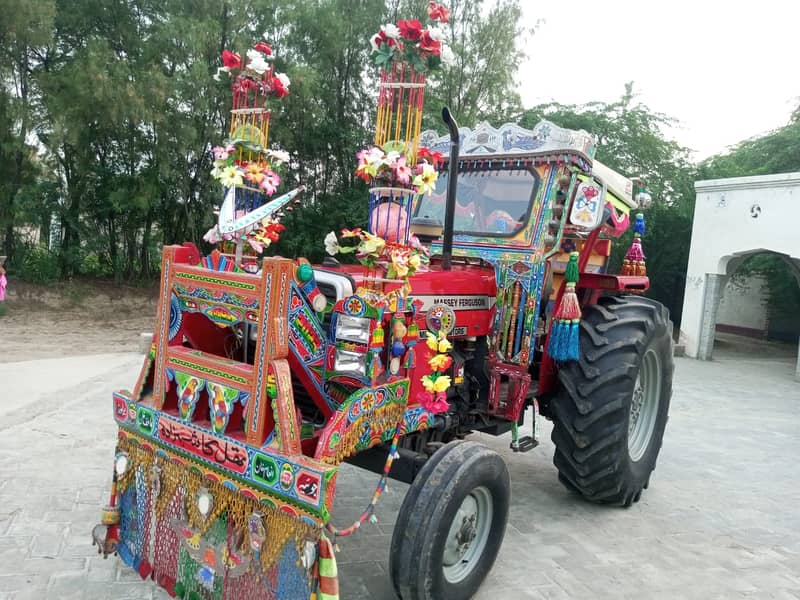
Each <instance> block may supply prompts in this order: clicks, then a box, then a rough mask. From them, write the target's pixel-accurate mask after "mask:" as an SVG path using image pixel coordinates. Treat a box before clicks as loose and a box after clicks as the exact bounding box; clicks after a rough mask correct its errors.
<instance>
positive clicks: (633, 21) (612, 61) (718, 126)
mask: <svg viewBox="0 0 800 600" xmlns="http://www.w3.org/2000/svg"><path fill="white" fill-rule="evenodd" d="M521 4H522V6H523V12H524V22H523V26H524V27H528V28H531V27H534V26H535V25H536V23H537V21H541V22H540V23H539V25H538V27H537V29H536V31H535V33H534V34H533V35H532V36H531V37H529V38H528V39H527V40H526V41H525V42H524V43H523V47H524V48H525V51H526V54H527V55H528V57H527V59H526V60H525V62H524V63H523V65H522V68H521V70H520V88H519V89H520V94H521V96H522V101H523V105H524V106H532V105H534V104H539V103H543V102H549V101H555V102H560V103H562V104H580V103H584V102H590V101H600V102H613V101H614V100H617V99H619V98H620V97H621V96H622V94H623V92H624V85H625V83H626V82H628V81H633V82H634V90H635V91H636V92H638V94H639V100H640V101H642V102H643V103H644V104H646V105H647V106H648V107H649V108H650V109H652V110H654V111H658V112H663V113H665V114H667V115H669V116H671V117H674V118H676V119H678V120H679V121H680V125H679V126H678V127H676V128H673V129H671V130H670V131H668V132H667V135H669V136H671V137H673V138H674V139H675V140H677V141H678V142H679V143H681V144H682V145H684V146H687V147H689V148H690V149H692V150H693V151H694V155H693V157H694V158H695V159H696V160H702V159H703V158H707V157H708V156H711V155H713V154H717V153H719V152H723V151H725V150H726V148H728V147H730V146H732V145H734V144H736V143H737V142H740V141H742V140H745V139H747V138H750V137H753V136H756V135H759V134H761V133H765V132H767V131H770V130H772V129H775V128H777V127H781V126H783V125H785V124H786V123H787V122H788V120H789V115H790V114H791V112H792V110H793V109H794V108H795V107H797V105H798V104H800V68H798V66H799V63H800V2H798V1H797V0H783V1H776V0H759V1H758V2H747V3H745V2H737V0H729V1H728V2H721V1H718V0H694V1H689V0H670V1H669V2H654V1H653V0H639V2H633V1H630V0H594V1H587V0H571V1H568V2H554V1H551V2H547V3H545V2H534V1H532V0H521Z"/></svg>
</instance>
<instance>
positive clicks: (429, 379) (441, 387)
mask: <svg viewBox="0 0 800 600" xmlns="http://www.w3.org/2000/svg"><path fill="white" fill-rule="evenodd" d="M422 387H424V388H425V390H426V391H428V392H431V393H434V394H435V393H437V392H444V391H446V390H447V388H449V387H450V376H449V375H435V376H434V375H423V376H422Z"/></svg>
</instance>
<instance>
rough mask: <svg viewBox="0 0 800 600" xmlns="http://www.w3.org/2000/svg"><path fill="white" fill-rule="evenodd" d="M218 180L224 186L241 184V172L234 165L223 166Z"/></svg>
mask: <svg viewBox="0 0 800 600" xmlns="http://www.w3.org/2000/svg"><path fill="white" fill-rule="evenodd" d="M219 180H220V182H221V183H222V185H224V186H225V187H231V186H232V185H242V174H241V173H240V172H239V169H237V168H236V167H225V168H224V169H222V173H221V174H220V177H219Z"/></svg>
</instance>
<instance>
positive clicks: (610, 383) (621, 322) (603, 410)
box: [552, 296, 673, 506]
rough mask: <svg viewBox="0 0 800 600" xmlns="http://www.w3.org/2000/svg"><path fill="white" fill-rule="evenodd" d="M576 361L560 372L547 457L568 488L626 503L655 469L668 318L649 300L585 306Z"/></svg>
mask: <svg viewBox="0 0 800 600" xmlns="http://www.w3.org/2000/svg"><path fill="white" fill-rule="evenodd" d="M580 349H581V351H580V359H579V360H578V361H577V362H574V363H570V364H568V365H565V366H564V367H563V368H562V369H561V370H560V371H559V373H558V378H559V382H560V384H561V390H560V392H559V395H558V397H557V398H556V400H555V402H554V404H553V416H554V426H553V434H552V439H553V442H554V444H555V446H556V451H555V454H554V456H553V462H554V463H555V466H556V468H557V469H558V473H559V479H560V480H561V481H562V483H564V485H566V486H567V487H568V488H569V489H571V490H573V491H577V492H579V493H580V494H582V495H583V496H584V497H586V498H587V499H589V500H591V501H594V502H601V503H611V504H621V505H623V506H630V505H631V504H632V503H634V502H636V501H638V500H639V497H640V496H641V493H642V489H644V488H646V487H647V486H648V483H649V481H650V473H651V472H652V471H653V469H655V466H656V458H657V457H658V452H659V450H660V449H661V441H662V439H663V436H664V428H665V427H666V424H667V414H668V411H669V402H670V396H671V394H672V371H673V360H672V323H671V322H670V320H669V312H668V311H667V309H666V308H665V307H664V306H663V305H661V304H659V303H658V302H655V301H654V300H650V299H649V298H643V297H641V296H622V297H606V298H600V301H599V303H598V304H597V305H593V306H588V307H586V308H585V310H584V314H583V320H582V321H581V329H580Z"/></svg>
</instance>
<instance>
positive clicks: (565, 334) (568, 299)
mask: <svg viewBox="0 0 800 600" xmlns="http://www.w3.org/2000/svg"><path fill="white" fill-rule="evenodd" d="M579 275H580V273H579V271H578V253H577V252H572V253H571V254H570V256H569V261H568V262H567V269H566V271H565V273H564V281H565V282H566V285H565V286H564V294H563V295H562V296H561V301H560V302H559V304H558V307H557V308H556V310H555V312H554V313H553V326H552V327H551V328H550V338H549V340H548V342H547V351H548V352H549V353H550V356H551V357H552V359H553V360H555V361H556V362H567V361H570V360H578V353H579V349H580V345H579V327H580V322H581V305H580V303H579V302H578V296H577V294H576V293H575V286H576V285H577V284H578V277H579Z"/></svg>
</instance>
